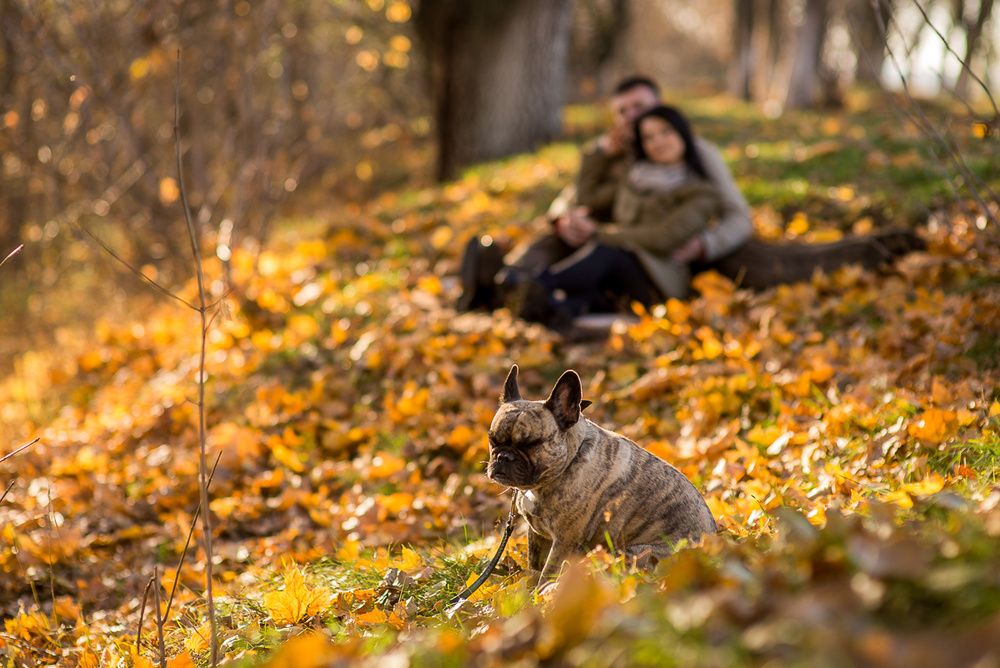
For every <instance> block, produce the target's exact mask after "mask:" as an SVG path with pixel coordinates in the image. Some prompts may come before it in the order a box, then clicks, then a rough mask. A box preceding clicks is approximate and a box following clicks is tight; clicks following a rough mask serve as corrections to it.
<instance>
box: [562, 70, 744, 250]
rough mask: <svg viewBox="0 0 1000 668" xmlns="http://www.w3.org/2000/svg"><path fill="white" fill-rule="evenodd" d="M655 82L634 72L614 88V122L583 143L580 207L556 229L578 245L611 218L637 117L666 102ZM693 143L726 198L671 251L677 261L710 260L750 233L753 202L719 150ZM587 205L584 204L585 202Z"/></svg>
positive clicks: (629, 156)
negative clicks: (711, 221)
mask: <svg viewBox="0 0 1000 668" xmlns="http://www.w3.org/2000/svg"><path fill="white" fill-rule="evenodd" d="M662 103H663V102H662V100H661V98H660V93H659V89H658V88H657V86H656V84H655V83H653V81H651V80H650V79H647V78H645V77H630V78H628V79H625V80H623V81H622V82H621V83H619V84H618V86H617V87H616V88H615V91H614V93H613V94H612V96H611V101H610V106H611V112H612V116H613V119H614V125H613V126H612V128H611V129H610V130H609V131H608V132H606V133H604V134H603V135H601V136H600V137H598V138H597V140H596V141H595V142H593V143H592V144H591V145H589V146H587V147H585V148H584V152H583V159H582V162H581V165H580V176H579V179H578V182H577V186H576V203H577V205H578V206H577V208H575V209H574V210H573V211H571V212H569V215H565V214H564V217H565V218H567V220H557V222H556V230H555V231H556V234H557V235H558V236H559V237H560V238H561V239H562V240H563V241H564V242H566V243H568V244H570V245H573V246H574V247H575V246H579V245H581V243H584V242H586V240H587V239H589V237H590V236H592V234H593V229H594V227H595V225H594V223H595V221H597V220H609V219H610V211H611V205H612V203H613V202H614V196H615V192H616V190H617V188H618V183H619V181H620V180H621V179H622V178H624V176H625V173H626V171H627V170H628V167H629V164H630V163H631V162H632V159H633V156H632V151H633V142H634V137H633V136H632V132H633V124H634V123H635V119H636V118H638V117H639V116H641V115H642V114H643V113H645V112H646V111H648V110H650V109H652V108H653V107H655V106H657V105H660V104H662ZM695 146H696V148H697V150H698V154H699V155H700V156H701V159H702V162H703V163H704V165H705V171H706V172H707V174H708V180H709V182H710V183H711V184H712V185H713V186H715V187H716V188H717V189H718V191H719V194H720V196H721V198H722V215H721V216H720V218H719V220H718V221H717V222H716V224H715V226H714V227H712V228H710V229H708V230H706V231H705V232H703V233H701V234H699V235H696V236H694V237H692V238H691V239H690V240H689V241H688V242H687V243H685V244H683V245H682V246H680V247H678V248H677V249H675V250H674V252H673V253H672V256H673V259H674V260H677V261H678V262H688V263H690V262H712V261H713V260H717V259H718V258H720V257H723V256H725V255H728V254H729V253H731V252H732V251H734V250H736V249H737V248H739V247H740V246H742V245H743V244H745V243H746V242H747V241H748V240H749V239H750V235H751V233H752V231H753V224H752V223H751V221H750V206H749V205H748V204H747V201H746V199H745V198H744V197H743V193H742V192H740V190H739V188H738V187H737V186H736V183H735V182H734V181H733V177H732V174H731V173H730V172H729V168H728V167H727V166H726V163H725V161H723V159H722V156H721V155H720V154H719V150H718V149H717V148H716V147H715V146H714V145H713V144H711V143H710V142H708V141H706V140H705V139H702V138H701V137H697V136H696V137H695ZM581 207H583V208H581Z"/></svg>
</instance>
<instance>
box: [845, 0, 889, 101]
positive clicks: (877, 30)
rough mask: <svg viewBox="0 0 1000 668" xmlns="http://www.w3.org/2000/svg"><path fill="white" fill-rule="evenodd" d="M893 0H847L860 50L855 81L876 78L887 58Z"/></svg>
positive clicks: (851, 26) (852, 27)
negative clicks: (888, 28)
mask: <svg viewBox="0 0 1000 668" xmlns="http://www.w3.org/2000/svg"><path fill="white" fill-rule="evenodd" d="M892 1H893V0H880V1H879V0H876V2H872V0H848V2H847V22H848V26H849V27H850V29H851V38H852V41H853V43H854V48H855V52H856V54H857V65H856V67H855V71H854V78H855V80H856V81H864V82H869V83H871V82H875V81H877V80H878V79H879V78H880V77H881V75H882V64H883V63H884V62H885V29H884V28H883V26H885V25H886V24H887V23H888V21H889V16H890V15H891V14H892Z"/></svg>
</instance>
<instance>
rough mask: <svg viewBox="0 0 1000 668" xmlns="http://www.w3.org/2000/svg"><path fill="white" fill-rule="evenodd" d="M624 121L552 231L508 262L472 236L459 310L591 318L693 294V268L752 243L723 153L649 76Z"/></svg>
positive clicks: (628, 100) (561, 205) (616, 99)
mask: <svg viewBox="0 0 1000 668" xmlns="http://www.w3.org/2000/svg"><path fill="white" fill-rule="evenodd" d="M611 110H612V113H613V117H614V126H613V127H612V129H611V130H609V131H608V132H607V133H605V134H603V135H602V136H601V137H599V138H598V139H597V140H596V141H595V142H594V143H593V144H592V145H590V146H588V147H586V148H585V150H584V154H583V157H582V161H581V167H580V174H579V177H578V180H577V183H576V187H575V189H573V188H569V189H567V191H564V193H563V194H562V195H560V197H559V198H558V199H557V200H556V202H555V203H554V204H553V206H552V208H550V219H551V220H552V221H553V231H552V233H550V234H548V235H545V236H543V237H542V238H540V239H538V240H535V241H534V242H532V243H530V244H529V245H528V246H527V247H526V248H523V249H515V251H514V252H513V253H511V254H510V256H508V257H507V258H506V262H504V260H503V259H502V258H501V257H500V253H501V251H499V250H498V249H496V248H495V247H485V246H482V245H481V244H480V242H479V240H478V239H473V240H472V241H470V242H469V244H468V246H467V247H466V252H465V257H464V258H463V262H462V287H463V294H462V297H461V298H460V300H459V304H458V306H459V308H460V309H462V310H471V309H476V308H495V307H497V306H500V305H501V304H507V305H509V306H512V307H513V308H515V309H516V310H517V313H518V315H519V316H520V317H522V318H524V319H526V320H530V321H535V322H541V323H542V324H544V325H546V326H548V327H550V328H552V329H555V330H557V331H558V330H563V329H568V328H569V327H570V326H571V323H572V320H573V318H574V317H576V316H579V315H583V314H585V313H600V312H613V311H617V310H622V309H623V308H624V309H627V307H628V305H629V304H630V303H631V302H633V301H637V302H639V303H641V304H643V305H645V306H649V305H651V304H654V303H657V302H662V301H663V300H664V299H665V298H668V297H676V298H681V299H683V298H685V297H686V296H687V295H688V293H689V283H690V273H691V272H690V266H689V265H690V264H691V263H701V262H709V261H712V260H715V259H717V258H719V257H722V256H724V255H726V254H728V253H730V252H732V251H733V250H735V249H736V248H739V247H740V246H741V245H743V244H745V243H746V241H747V240H748V239H749V238H750V234H751V230H752V226H751V222H750V208H749V206H748V205H747V203H746V200H745V199H744V198H743V195H742V194H741V193H740V191H739V189H738V188H737V186H736V184H735V183H734V182H733V178H732V175H731V174H730V172H729V169H728V168H727V167H726V164H725V163H724V162H723V160H722V157H721V156H720V155H719V152H718V149H716V148H715V147H714V146H712V145H711V144H710V143H708V142H706V141H704V140H702V139H701V138H697V137H695V136H694V135H693V133H692V131H691V128H690V125H689V124H688V121H687V120H686V119H685V118H684V116H683V115H682V114H681V113H680V112H679V111H677V110H676V109H674V108H672V107H669V106H665V105H663V103H662V101H661V100H660V95H659V91H658V89H657V87H656V84H654V83H653V82H652V81H650V80H649V79H646V78H643V77H632V78H629V79H626V80H624V81H622V82H621V83H620V84H619V85H618V86H617V87H616V89H615V92H614V94H613V96H612V98H611Z"/></svg>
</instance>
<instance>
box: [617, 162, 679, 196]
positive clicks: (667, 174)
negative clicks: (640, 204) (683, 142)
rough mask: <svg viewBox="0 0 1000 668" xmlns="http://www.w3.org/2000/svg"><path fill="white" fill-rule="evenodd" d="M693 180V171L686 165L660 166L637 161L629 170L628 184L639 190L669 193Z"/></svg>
mask: <svg viewBox="0 0 1000 668" xmlns="http://www.w3.org/2000/svg"><path fill="white" fill-rule="evenodd" d="M690 180H691V170H689V169H688V166H687V165H686V164H684V163H683V162H682V163H678V164H676V165H658V164H656V163H654V162H648V161H646V160H637V161H636V162H634V163H632V166H631V167H630V168H629V170H628V182H629V184H630V185H631V186H632V187H633V188H636V189H637V190H651V191H653V192H657V193H668V192H670V191H672V190H676V189H677V188H679V187H681V186H682V185H684V184H685V183H687V182H688V181H690Z"/></svg>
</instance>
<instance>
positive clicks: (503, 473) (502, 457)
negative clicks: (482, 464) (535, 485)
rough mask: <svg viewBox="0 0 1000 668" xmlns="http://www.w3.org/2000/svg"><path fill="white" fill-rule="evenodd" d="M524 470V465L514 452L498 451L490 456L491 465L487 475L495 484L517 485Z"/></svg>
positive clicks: (487, 468)
mask: <svg viewBox="0 0 1000 668" xmlns="http://www.w3.org/2000/svg"><path fill="white" fill-rule="evenodd" d="M522 468H524V463H523V462H521V461H520V459H519V458H518V457H517V456H515V455H514V453H512V452H508V451H506V450H498V451H496V452H493V453H491V454H490V463H489V464H488V465H487V467H486V475H487V476H488V477H489V478H490V480H493V481H495V482H499V483H501V484H504V485H516V484H517V482H518V479H519V478H520V477H521V476H519V475H518V474H519V473H522V471H519V469H522Z"/></svg>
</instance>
